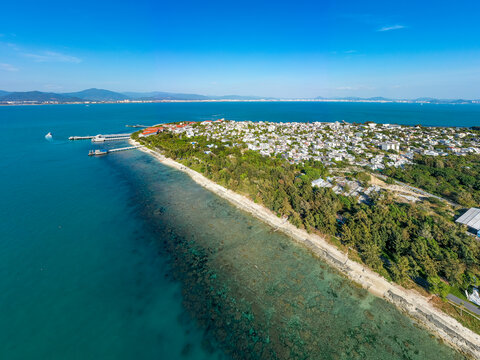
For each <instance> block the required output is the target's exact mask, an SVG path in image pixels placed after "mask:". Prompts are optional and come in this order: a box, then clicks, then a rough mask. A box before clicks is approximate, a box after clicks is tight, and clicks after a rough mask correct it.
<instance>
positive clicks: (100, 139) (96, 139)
mask: <svg viewBox="0 0 480 360" xmlns="http://www.w3.org/2000/svg"><path fill="white" fill-rule="evenodd" d="M104 141H105V137H104V136H103V135H100V134H99V135H95V136H94V137H93V139H92V143H96V142H104Z"/></svg>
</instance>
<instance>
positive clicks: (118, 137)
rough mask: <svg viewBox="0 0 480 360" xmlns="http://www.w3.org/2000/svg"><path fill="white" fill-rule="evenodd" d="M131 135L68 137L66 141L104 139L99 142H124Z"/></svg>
mask: <svg viewBox="0 0 480 360" xmlns="http://www.w3.org/2000/svg"><path fill="white" fill-rule="evenodd" d="M131 135H132V134H130V133H128V134H105V135H102V134H98V135H95V136H92V135H87V136H70V137H69V138H68V140H89V139H92V140H95V139H104V140H101V141H105V140H126V139H128V138H130V136H131Z"/></svg>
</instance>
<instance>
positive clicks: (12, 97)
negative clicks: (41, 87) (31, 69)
mask: <svg viewBox="0 0 480 360" xmlns="http://www.w3.org/2000/svg"><path fill="white" fill-rule="evenodd" d="M7 101H28V102H51V101H55V102H60V103H67V102H81V101H83V99H80V98H77V97H73V96H67V95H61V94H55V93H46V92H41V91H24V92H12V93H7V95H3V96H0V102H7Z"/></svg>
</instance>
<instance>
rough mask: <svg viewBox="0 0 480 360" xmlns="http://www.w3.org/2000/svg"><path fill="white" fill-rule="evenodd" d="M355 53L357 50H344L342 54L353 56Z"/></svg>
mask: <svg viewBox="0 0 480 360" xmlns="http://www.w3.org/2000/svg"><path fill="white" fill-rule="evenodd" d="M356 52H357V50H346V51H344V52H343V53H344V54H355V53H356Z"/></svg>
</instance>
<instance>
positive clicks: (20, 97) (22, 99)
mask: <svg viewBox="0 0 480 360" xmlns="http://www.w3.org/2000/svg"><path fill="white" fill-rule="evenodd" d="M169 100H178V101H189V100H190V101H192V100H193V101H194V100H198V101H208V100H213V101H215V100H217V101H221V100H243V101H248V100H254V101H255V100H279V101H280V100H288V99H279V98H273V97H260V96H241V95H224V96H207V95H199V94H182V93H170V92H163V91H153V92H125V93H119V92H115V91H110V90H104V89H95V88H92V89H87V90H83V91H78V92H70V93H52V92H41V91H25V92H8V91H3V90H0V104H1V103H3V104H6V103H7V104H8V103H12V102H14V103H26V104H27V103H75V102H80V103H82V102H118V101H169ZM297 100H323V101H334V100H342V101H379V102H382V101H401V102H426V103H432V104H473V103H478V104H480V100H463V99H455V100H450V99H435V98H428V97H422V98H417V99H413V100H406V99H388V98H384V97H381V96H377V97H370V98H360V97H343V98H323V97H320V96H319V97H316V98H313V99H297Z"/></svg>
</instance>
